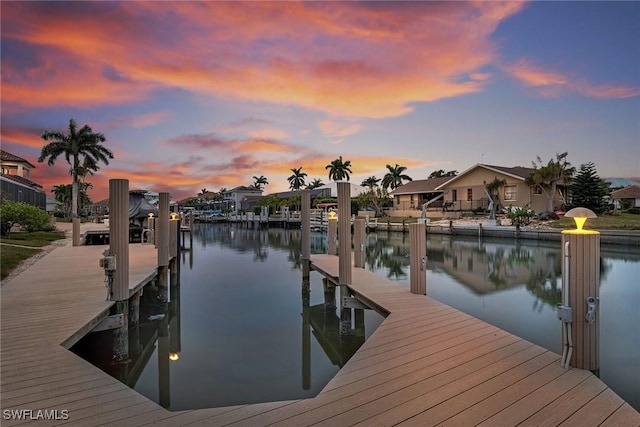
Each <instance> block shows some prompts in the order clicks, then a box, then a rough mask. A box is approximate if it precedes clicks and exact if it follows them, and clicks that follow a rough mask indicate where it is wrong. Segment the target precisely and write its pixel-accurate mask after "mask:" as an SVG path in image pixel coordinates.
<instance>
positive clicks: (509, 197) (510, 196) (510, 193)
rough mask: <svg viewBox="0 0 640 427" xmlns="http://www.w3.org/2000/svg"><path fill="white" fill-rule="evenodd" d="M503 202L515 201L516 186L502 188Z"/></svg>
mask: <svg viewBox="0 0 640 427" xmlns="http://www.w3.org/2000/svg"><path fill="white" fill-rule="evenodd" d="M504 200H505V201H507V202H508V201H515V200H517V197H516V186H515V185H505V186H504Z"/></svg>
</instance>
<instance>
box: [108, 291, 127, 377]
mask: <svg viewBox="0 0 640 427" xmlns="http://www.w3.org/2000/svg"><path fill="white" fill-rule="evenodd" d="M111 314H122V316H123V319H124V322H123V325H122V326H120V327H119V328H116V329H113V330H112V331H111V337H112V339H113V341H112V343H113V344H112V350H111V351H112V353H111V364H113V365H119V364H123V363H127V362H128V361H129V316H128V314H129V303H128V302H127V301H126V300H124V301H122V300H121V301H116V302H115V304H114V305H113V307H112V308H111Z"/></svg>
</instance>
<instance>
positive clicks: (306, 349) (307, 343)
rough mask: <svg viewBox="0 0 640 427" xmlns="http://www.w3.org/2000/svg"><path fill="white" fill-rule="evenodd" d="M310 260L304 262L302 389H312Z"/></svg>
mask: <svg viewBox="0 0 640 427" xmlns="http://www.w3.org/2000/svg"><path fill="white" fill-rule="evenodd" d="M310 264H311V261H309V260H302V389H303V390H309V389H310V388H311V308H310V305H311V286H310V280H309V278H310V274H309V273H310Z"/></svg>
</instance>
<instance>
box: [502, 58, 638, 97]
mask: <svg viewBox="0 0 640 427" xmlns="http://www.w3.org/2000/svg"><path fill="white" fill-rule="evenodd" d="M502 69H503V70H504V71H505V72H507V74H509V75H511V76H512V77H514V78H515V79H517V80H519V81H520V82H521V83H522V84H524V85H525V86H529V87H533V88H535V89H536V90H537V91H538V93H540V94H541V95H542V96H545V97H550V98H556V97H558V96H560V95H561V94H562V93H564V92H575V93H579V94H581V95H584V96H587V97H591V98H602V99H621V98H631V97H634V96H638V95H640V88H639V87H631V86H613V85H599V84H596V83H593V82H590V81H588V80H586V79H583V78H579V77H576V76H573V75H571V74H569V73H565V72H561V71H554V70H548V69H544V68H543V67H541V66H539V65H536V64H534V63H533V62H531V61H528V60H520V61H517V62H514V63H512V64H506V65H503V66H502Z"/></svg>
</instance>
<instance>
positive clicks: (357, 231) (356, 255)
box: [353, 218, 366, 268]
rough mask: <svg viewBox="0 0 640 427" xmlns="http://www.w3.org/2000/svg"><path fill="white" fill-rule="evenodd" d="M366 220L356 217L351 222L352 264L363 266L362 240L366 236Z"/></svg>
mask: <svg viewBox="0 0 640 427" xmlns="http://www.w3.org/2000/svg"><path fill="white" fill-rule="evenodd" d="M365 228H366V221H365V220H364V219H361V218H358V219H356V220H355V221H354V223H353V266H354V267H358V268H364V254H365V251H364V245H365V243H364V241H365V238H366V232H365Z"/></svg>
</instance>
